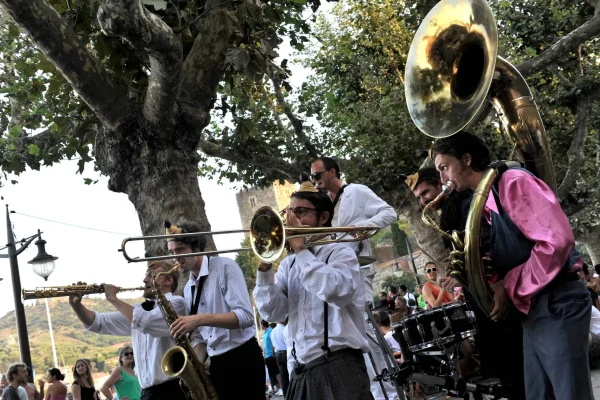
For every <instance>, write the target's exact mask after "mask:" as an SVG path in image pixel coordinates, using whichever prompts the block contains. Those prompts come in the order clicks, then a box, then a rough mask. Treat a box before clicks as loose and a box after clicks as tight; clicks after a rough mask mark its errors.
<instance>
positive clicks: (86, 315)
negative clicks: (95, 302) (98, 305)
mask: <svg viewBox="0 0 600 400" xmlns="http://www.w3.org/2000/svg"><path fill="white" fill-rule="evenodd" d="M69 304H70V305H71V308H73V311H75V314H76V315H77V318H79V320H80V321H81V322H82V323H83V324H84V325H85V326H91V325H92V324H93V323H94V319H96V314H94V312H93V311H91V310H88V309H87V308H86V307H85V306H84V305H83V304H81V296H80V295H74V296H69Z"/></svg>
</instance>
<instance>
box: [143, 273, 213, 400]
mask: <svg viewBox="0 0 600 400" xmlns="http://www.w3.org/2000/svg"><path fill="white" fill-rule="evenodd" d="M180 267H181V265H180V264H175V266H174V267H173V268H171V270H169V271H168V272H159V273H158V274H156V276H155V277H154V279H153V280H152V291H153V292H154V295H155V296H156V300H157V304H158V307H159V308H160V311H161V312H162V315H163V317H164V318H165V321H166V322H167V325H169V326H171V325H172V324H173V322H175V320H176V319H177V312H176V311H175V308H174V307H173V305H172V304H171V302H170V301H169V300H167V298H166V297H165V295H164V294H163V292H162V290H161V289H160V288H159V287H158V284H157V282H156V280H157V279H158V277H160V276H161V275H169V274H171V273H173V272H176V271H178V270H179V268H180ZM173 339H174V340H175V343H177V345H176V346H173V347H171V348H170V349H169V350H167V352H166V353H165V355H164V356H163V358H162V361H161V367H162V370H163V372H164V374H165V375H166V376H168V377H170V378H181V380H182V381H183V382H184V383H185V386H186V387H187V388H188V390H189V391H188V397H189V398H190V399H192V400H218V397H217V392H216V391H215V389H214V387H213V386H212V383H211V382H210V379H209V378H208V374H207V373H206V370H205V369H204V364H203V363H202V361H200V360H199V359H198V357H197V356H196V353H195V352H194V348H193V347H192V343H191V342H190V339H189V338H188V336H187V335H184V336H183V337H180V338H173Z"/></svg>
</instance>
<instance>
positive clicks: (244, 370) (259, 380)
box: [210, 338, 267, 400]
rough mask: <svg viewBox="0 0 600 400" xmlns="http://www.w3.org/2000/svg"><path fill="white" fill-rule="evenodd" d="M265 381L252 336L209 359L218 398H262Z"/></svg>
mask: <svg viewBox="0 0 600 400" xmlns="http://www.w3.org/2000/svg"><path fill="white" fill-rule="evenodd" d="M266 380H267V377H266V376H265V364H264V362H263V355H262V350H261V349H260V346H259V345H258V342H257V341H256V338H252V339H250V340H248V341H247V342H246V343H244V344H243V345H241V346H239V347H236V348H235V349H233V350H229V351H228V352H227V353H224V354H221V355H218V356H214V357H211V359H210V381H211V382H212V384H213V386H214V388H215V390H216V391H217V395H218V396H219V400H238V399H247V400H264V399H265V382H266Z"/></svg>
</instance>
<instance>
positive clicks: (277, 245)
mask: <svg viewBox="0 0 600 400" xmlns="http://www.w3.org/2000/svg"><path fill="white" fill-rule="evenodd" d="M285 236H286V235H285V224H284V222H283V219H282V218H281V216H280V214H279V213H277V212H276V211H275V210H274V209H273V208H271V207H268V206H265V207H261V208H259V209H258V210H257V211H256V213H254V216H253V217H252V221H250V243H251V244H252V250H253V251H254V253H255V254H256V255H257V256H258V258H260V259H261V261H263V262H265V263H272V262H274V261H276V260H277V259H278V258H279V257H281V255H282V254H283V250H284V249H285Z"/></svg>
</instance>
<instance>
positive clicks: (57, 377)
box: [44, 368, 68, 400]
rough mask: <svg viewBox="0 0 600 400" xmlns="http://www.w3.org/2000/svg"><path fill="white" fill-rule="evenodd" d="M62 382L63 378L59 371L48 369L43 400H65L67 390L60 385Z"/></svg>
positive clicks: (63, 385) (62, 384)
mask: <svg viewBox="0 0 600 400" xmlns="http://www.w3.org/2000/svg"><path fill="white" fill-rule="evenodd" d="M64 380H65V376H64V375H63V374H62V373H61V372H60V369H58V368H50V369H49V370H48V372H46V381H48V388H47V389H46V395H45V397H44V400H65V399H66V397H67V392H68V390H67V387H66V386H65V384H64V383H62V381H64Z"/></svg>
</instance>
